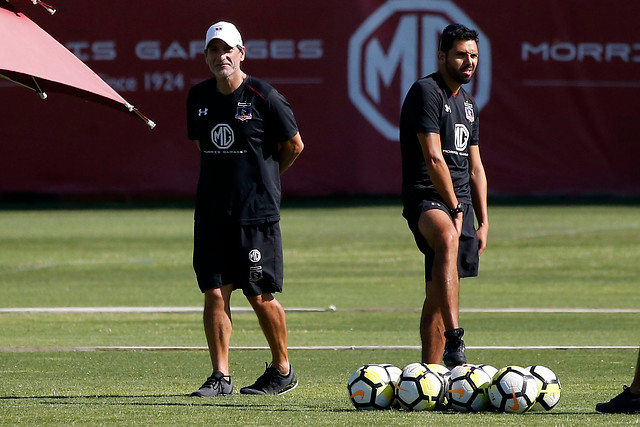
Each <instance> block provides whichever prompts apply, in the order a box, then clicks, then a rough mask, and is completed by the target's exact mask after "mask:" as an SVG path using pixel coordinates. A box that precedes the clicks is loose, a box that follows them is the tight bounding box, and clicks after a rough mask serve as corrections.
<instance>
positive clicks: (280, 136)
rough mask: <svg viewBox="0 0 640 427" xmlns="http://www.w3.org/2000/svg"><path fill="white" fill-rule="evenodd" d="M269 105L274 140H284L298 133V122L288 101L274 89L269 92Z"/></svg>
mask: <svg viewBox="0 0 640 427" xmlns="http://www.w3.org/2000/svg"><path fill="white" fill-rule="evenodd" d="M269 106H270V113H271V119H272V120H271V123H272V125H273V132H274V138H275V140H276V142H284V141H288V140H290V139H291V138H293V137H294V136H295V134H296V133H298V124H297V123H296V119H295V116H294V115H293V110H292V108H291V105H290V104H289V102H288V101H287V100H286V99H285V97H284V96H282V95H281V94H280V93H279V92H278V91H277V90H275V89H274V90H273V91H271V93H270V94H269Z"/></svg>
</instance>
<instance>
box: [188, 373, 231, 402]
mask: <svg viewBox="0 0 640 427" xmlns="http://www.w3.org/2000/svg"><path fill="white" fill-rule="evenodd" d="M224 377H227V378H228V379H225V378H224ZM231 394H233V384H232V383H231V377H230V376H228V375H224V374H223V373H222V372H220V371H215V372H214V373H213V374H211V376H210V377H209V378H207V380H206V381H205V382H204V384H202V387H200V389H199V390H197V391H194V392H193V393H191V397H214V396H229V395H231Z"/></svg>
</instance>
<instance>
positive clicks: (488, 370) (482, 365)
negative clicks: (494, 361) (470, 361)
mask: <svg viewBox="0 0 640 427" xmlns="http://www.w3.org/2000/svg"><path fill="white" fill-rule="evenodd" d="M471 366H475V367H477V368H480V369H482V370H483V371H485V372H486V373H487V375H489V378H493V376H494V375H495V374H497V373H498V368H496V367H495V366H493V365H489V364H487V363H480V364H479V365H471Z"/></svg>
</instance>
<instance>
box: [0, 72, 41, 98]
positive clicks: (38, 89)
mask: <svg viewBox="0 0 640 427" xmlns="http://www.w3.org/2000/svg"><path fill="white" fill-rule="evenodd" d="M0 77H2V78H3V79H5V80H9V81H10V82H12V83H15V84H17V85H20V86H22V87H26V88H27V89H31V90H32V91H34V92H37V93H38V95H40V98H42V99H46V98H47V94H46V93H45V92H43V91H42V89H40V86H39V85H38V82H37V81H36V79H35V77H33V76H32V77H31V78H32V79H33V83H34V84H35V85H36V87H31V86H29V85H26V84H24V83H21V82H19V81H16V80H13V79H12V78H11V77H9V76H5V75H4V74H0Z"/></svg>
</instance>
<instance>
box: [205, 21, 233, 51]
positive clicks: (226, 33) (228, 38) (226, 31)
mask: <svg viewBox="0 0 640 427" xmlns="http://www.w3.org/2000/svg"><path fill="white" fill-rule="evenodd" d="M213 39H220V40H222V41H223V42H225V43H226V44H228V45H229V46H231V47H236V46H240V47H242V46H243V44H242V36H240V31H238V29H237V28H236V26H235V25H233V24H232V23H230V22H225V21H220V22H216V23H215V24H213V25H212V26H210V27H209V29H208V30H207V35H206V37H205V42H204V48H205V49H206V48H207V47H208V46H209V43H210V42H211V40H213Z"/></svg>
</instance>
